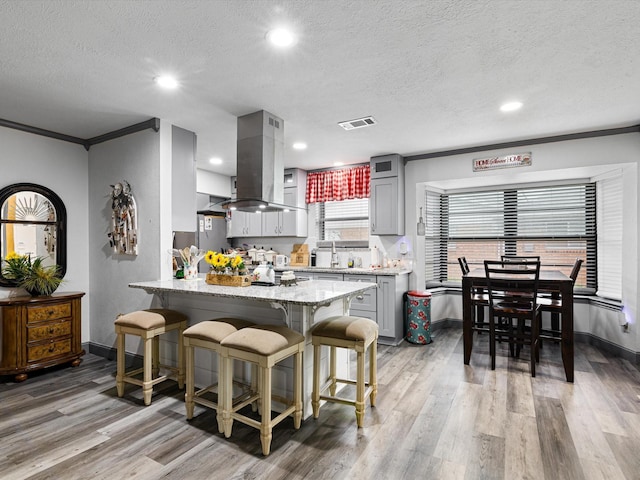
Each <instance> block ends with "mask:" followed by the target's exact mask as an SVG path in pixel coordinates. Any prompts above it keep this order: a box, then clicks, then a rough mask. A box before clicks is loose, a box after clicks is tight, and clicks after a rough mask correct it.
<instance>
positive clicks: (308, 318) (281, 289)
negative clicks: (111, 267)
mask: <svg viewBox="0 0 640 480" xmlns="http://www.w3.org/2000/svg"><path fill="white" fill-rule="evenodd" d="M129 287H131V288H137V289H143V290H145V291H146V292H147V293H149V294H153V295H154V299H153V301H152V302H151V304H150V305H149V307H148V308H153V307H162V308H171V309H174V310H178V311H180V312H183V313H185V314H186V315H188V316H189V321H190V324H192V325H193V324H195V323H197V322H201V321H203V320H211V319H215V318H222V317H236V318H246V319H247V320H251V321H252V322H255V323H257V324H272V325H278V324H280V325H282V324H285V325H287V326H288V327H290V328H292V329H294V330H296V331H298V332H300V333H302V334H303V335H304V336H305V337H306V346H305V353H304V359H303V362H304V369H303V398H304V405H303V408H304V413H303V415H304V418H306V417H308V416H309V415H310V414H311V390H312V375H313V347H312V345H311V334H310V333H309V330H310V328H311V326H312V325H313V323H314V322H316V321H319V320H322V319H324V318H328V317H331V316H334V315H343V314H347V313H348V312H349V303H350V301H351V299H353V298H357V297H359V296H361V295H362V294H363V293H364V292H365V291H367V290H369V289H371V288H377V284H375V283H370V282H332V281H327V280H305V281H300V282H299V284H298V285H294V286H290V287H285V286H282V285H278V286H254V285H251V286H249V287H227V286H219V285H208V284H207V283H205V281H204V275H200V276H199V277H198V278H197V279H194V280H177V279H171V280H160V281H150V282H137V283H131V284H129ZM170 333H174V332H170ZM165 337H168V339H167V340H165V341H169V342H177V341H178V338H177V336H170V335H165ZM175 351H176V349H175V348H164V349H163V348H161V355H163V354H164V352H167V353H168V352H175ZM326 353H327V352H324V354H323V367H322V371H323V375H324V374H326V372H327V367H326V363H327V362H326V357H325V356H324V355H325V354H326ZM341 353H345V354H344V355H341V356H339V357H338V367H339V372H338V373H339V374H341V375H346V373H347V372H348V368H349V359H348V355H346V352H341ZM162 361H163V362H166V363H168V364H175V361H176V359H175V358H171V357H168V358H166V357H163V358H162ZM195 364H196V384H197V385H199V386H205V385H210V384H211V383H214V382H215V381H216V380H217V371H218V368H217V358H215V356H214V355H213V354H210V353H209V352H207V351H196V360H195ZM234 375H235V376H238V377H241V378H244V377H247V375H248V370H247V369H246V367H245V368H243V369H240V370H238V369H237V368H236V370H234ZM292 379H293V374H292V363H291V362H290V361H285V362H283V364H282V365H279V366H277V367H276V369H274V375H273V385H274V393H275V394H277V395H281V396H289V397H290V396H291V394H292V392H291V386H292ZM275 408H276V409H277V405H276V406H275Z"/></svg>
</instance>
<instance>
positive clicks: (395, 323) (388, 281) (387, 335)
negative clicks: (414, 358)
mask: <svg viewBox="0 0 640 480" xmlns="http://www.w3.org/2000/svg"><path fill="white" fill-rule="evenodd" d="M377 283H378V298H377V302H378V308H377V315H378V320H377V321H378V327H379V332H378V334H379V336H380V337H382V338H381V339H380V340H379V343H383V344H387V345H389V344H390V345H397V344H398V343H400V342H401V341H402V339H403V337H404V316H403V313H404V312H403V303H402V296H403V295H404V292H406V291H407V289H408V288H409V276H408V275H395V276H378V277H377Z"/></svg>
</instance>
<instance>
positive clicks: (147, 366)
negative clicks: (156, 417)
mask: <svg viewBox="0 0 640 480" xmlns="http://www.w3.org/2000/svg"><path fill="white" fill-rule="evenodd" d="M154 347H155V342H154V338H144V360H143V362H144V367H143V372H142V378H143V380H142V396H143V398H144V404H145V405H150V404H151V394H152V393H153V384H152V383H151V381H152V379H153V376H152V374H151V371H152V365H153V350H155V348H154Z"/></svg>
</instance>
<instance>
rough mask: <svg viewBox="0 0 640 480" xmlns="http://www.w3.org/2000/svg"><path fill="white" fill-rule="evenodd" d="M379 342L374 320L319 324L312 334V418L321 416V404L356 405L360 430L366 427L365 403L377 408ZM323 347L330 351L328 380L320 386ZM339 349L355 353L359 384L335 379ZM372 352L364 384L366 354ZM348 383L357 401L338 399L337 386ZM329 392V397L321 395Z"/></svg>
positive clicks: (348, 318) (347, 319) (345, 319)
mask: <svg viewBox="0 0 640 480" xmlns="http://www.w3.org/2000/svg"><path fill="white" fill-rule="evenodd" d="M377 340H378V324H377V323H376V322H374V321H373V320H369V319H368V318H362V317H351V316H337V317H331V318H328V319H326V320H323V321H321V322H319V323H318V324H316V325H315V326H314V327H313V329H312V331H311V341H312V343H313V393H312V396H311V406H312V407H313V418H318V415H319V413H320V400H326V401H328V402H335V403H342V404H344V405H353V406H355V408H356V421H357V423H358V427H362V426H363V423H364V412H365V401H366V399H367V397H369V401H370V402H371V406H372V407H375V404H376V395H377V394H378V383H377V378H376V369H377V363H376V355H377V344H376V341H377ZM323 345H327V346H329V347H330V348H331V350H330V360H329V363H330V365H329V378H328V379H327V381H326V383H325V384H324V385H323V386H322V387H321V386H320V353H321V349H322V346H323ZM336 347H340V348H348V349H351V350H355V351H356V355H357V359H356V380H355V381H353V380H349V379H341V378H337V377H336ZM367 349H369V382H368V383H367V382H365V378H364V372H365V365H364V362H365V358H364V356H365V353H366V351H367ZM338 383H345V384H349V385H355V386H356V399H355V401H353V400H349V399H345V398H341V397H337V396H336V384H338ZM327 388H329V393H330V395H322V392H324V391H325V390H326V389H327Z"/></svg>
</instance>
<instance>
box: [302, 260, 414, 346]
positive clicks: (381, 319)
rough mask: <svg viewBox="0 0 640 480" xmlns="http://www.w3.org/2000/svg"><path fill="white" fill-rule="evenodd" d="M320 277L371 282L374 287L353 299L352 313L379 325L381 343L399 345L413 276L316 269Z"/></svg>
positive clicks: (316, 276) (321, 278)
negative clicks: (361, 273)
mask: <svg viewBox="0 0 640 480" xmlns="http://www.w3.org/2000/svg"><path fill="white" fill-rule="evenodd" d="M313 278H314V279H316V280H330V281H334V282H340V281H343V280H344V281H349V282H370V283H377V284H378V288H370V289H369V290H367V291H365V292H364V293H363V294H362V295H357V296H356V297H354V298H353V299H351V305H350V308H349V313H350V315H353V316H356V317H364V318H369V319H371V320H373V321H374V322H376V323H377V324H378V343H380V344H382V345H398V344H399V343H400V342H402V340H403V338H404V315H403V314H404V311H403V310H404V306H403V303H402V297H403V295H404V293H405V292H406V291H407V290H408V288H409V275H407V274H402V275H356V274H344V275H343V274H341V273H321V272H314V273H313Z"/></svg>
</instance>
